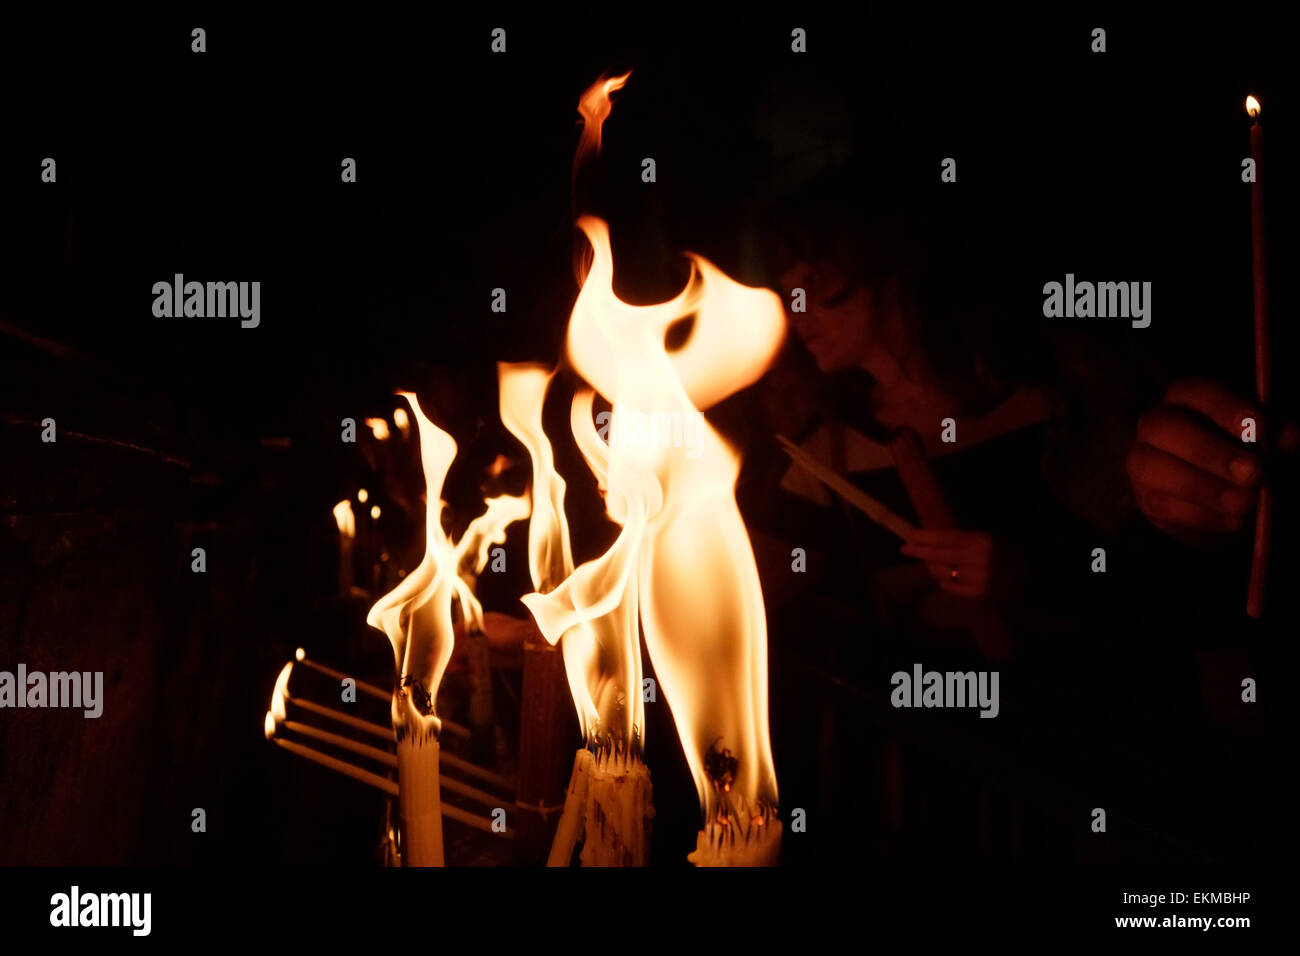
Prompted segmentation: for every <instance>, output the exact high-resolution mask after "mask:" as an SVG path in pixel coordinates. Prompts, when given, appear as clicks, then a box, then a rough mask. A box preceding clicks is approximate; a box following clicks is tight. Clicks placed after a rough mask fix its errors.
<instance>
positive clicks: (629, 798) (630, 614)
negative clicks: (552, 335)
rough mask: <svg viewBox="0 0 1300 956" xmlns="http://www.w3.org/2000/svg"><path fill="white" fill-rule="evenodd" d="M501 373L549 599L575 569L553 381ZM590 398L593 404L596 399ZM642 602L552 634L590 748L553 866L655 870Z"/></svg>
mask: <svg viewBox="0 0 1300 956" xmlns="http://www.w3.org/2000/svg"><path fill="white" fill-rule="evenodd" d="M497 370H498V375H499V380H500V394H501V420H502V421H503V422H504V423H505V426H506V428H507V429H509V430H510V433H511V434H513V435H514V436H515V437H516V438H518V439H519V441H520V442H521V443H522V444H523V445H524V447H525V448H527V449H528V454H529V456H530V458H531V460H532V464H533V497H534V505H533V512H532V516H531V518H530V520H529V525H528V568H529V573H530V574H531V576H532V582H533V587H534V588H535V589H536V591H537V593H539V594H546V593H549V592H550V591H551V590H552V589H553V588H554V587H555V586H556V585H558V584H559V583H560V582H562V581H564V580H565V579H566V578H568V577H569V576H570V575H572V574H573V571H574V566H573V553H572V550H571V548H570V544H569V526H568V520H567V519H566V517H565V513H564V490H565V484H564V479H563V478H561V477H560V475H559V474H558V473H557V472H556V470H555V459H554V454H553V452H552V449H551V443H550V441H549V440H548V439H547V437H546V434H545V432H544V430H543V428H542V408H543V406H544V404H545V401H546V392H547V390H548V388H549V386H550V382H551V377H552V373H550V372H548V370H547V369H546V368H544V367H542V366H537V365H510V364H507V363H504V362H503V363H500V364H499V365H498V366H497ZM585 398H586V399H589V398H590V392H586V393H585ZM584 407H585V408H586V409H587V411H588V412H589V411H590V405H589V402H588V403H587V404H585V405H584V401H583V396H579V398H578V399H576V400H575V403H574V409H575V414H578V415H580V414H581V413H582V409H583V408H584ZM584 435H585V433H584ZM580 447H582V450H583V452H584V454H587V455H588V456H589V458H588V460H589V461H592V460H594V461H595V462H596V464H594V465H593V468H594V469H597V470H598V473H599V469H600V468H601V464H600V461H601V459H602V457H603V456H602V452H601V451H600V449H599V448H597V447H596V446H594V445H584V446H580ZM593 456H594V457H593ZM635 600H636V593H635V590H634V589H630V588H629V589H626V590H625V591H624V593H623V594H622V596H621V597H620V599H619V600H618V602H617V604H616V605H615V606H614V607H613V608H612V609H610V610H608V611H606V612H604V613H602V614H599V615H597V616H596V617H594V618H593V619H591V620H582V621H579V622H577V623H576V624H575V625H574V626H573V627H570V628H569V629H568V630H566V631H564V632H563V633H562V634H560V635H556V634H555V633H554V632H551V633H546V637H547V640H549V641H550V642H551V643H552V644H554V643H555V642H556V640H557V639H558V640H559V641H560V643H561V650H562V652H563V654H564V668H565V673H566V675H567V677H568V682H569V691H570V693H571V694H572V696H573V702H574V706H575V707H576V709H577V712H578V721H579V724H580V725H581V728H582V733H583V738H584V740H585V742H586V747H587V748H589V749H580V750H579V751H578V752H577V754H576V755H575V757H574V763H573V774H572V776H571V779H570V781H569V786H568V788H567V790H566V793H565V803H564V812H563V815H562V816H561V819H560V825H559V827H558V829H557V831H556V835H555V839H554V841H553V843H552V846H551V853H550V856H549V858H548V862H549V865H551V866H567V865H568V864H569V861H570V859H571V858H572V855H573V849H574V846H575V845H576V844H577V843H582V845H583V851H582V857H581V859H582V863H583V865H584V866H591V865H604V866H609V865H613V866H644V865H645V863H646V846H647V842H648V836H649V833H648V828H649V821H650V819H651V818H652V817H653V816H654V805H653V802H652V790H651V786H650V771H649V769H648V768H647V767H646V766H645V764H644V763H643V762H642V760H641V747H642V743H643V741H642V727H643V725H644V711H643V704H642V697H641V655H640V643H639V636H638V632H637V614H636V604H635ZM525 601H527V599H526V598H525ZM544 633H545V632H544ZM591 751H595V756H593V753H592V752H591Z"/></svg>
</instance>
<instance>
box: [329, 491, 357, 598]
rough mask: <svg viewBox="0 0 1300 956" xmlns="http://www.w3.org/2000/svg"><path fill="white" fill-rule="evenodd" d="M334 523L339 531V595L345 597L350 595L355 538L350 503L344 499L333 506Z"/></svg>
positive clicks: (355, 524)
mask: <svg viewBox="0 0 1300 956" xmlns="http://www.w3.org/2000/svg"><path fill="white" fill-rule="evenodd" d="M334 523H335V524H336V525H338V529H339V572H338V573H339V594H340V595H342V596H343V597H347V596H348V595H349V594H351V593H352V581H353V570H352V541H353V539H355V538H356V536H357V519H356V516H355V515H354V514H353V513H352V502H351V501H348V500H347V499H346V498H345V499H344V500H343V501H340V502H339V503H338V504H336V505H335V506H334Z"/></svg>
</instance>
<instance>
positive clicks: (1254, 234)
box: [1246, 96, 1273, 618]
mask: <svg viewBox="0 0 1300 956" xmlns="http://www.w3.org/2000/svg"><path fill="white" fill-rule="evenodd" d="M1246 112H1247V114H1249V116H1250V118H1251V119H1252V120H1253V121H1254V122H1253V123H1252V125H1251V127H1250V158H1251V159H1252V160H1253V161H1254V165H1255V181H1254V182H1253V183H1251V184H1250V246H1251V261H1252V265H1253V273H1254V280H1255V282H1254V285H1255V397H1256V398H1257V399H1258V400H1259V405H1260V408H1261V409H1264V410H1266V409H1267V408H1268V405H1269V401H1270V399H1271V398H1272V391H1273V375H1272V367H1271V362H1270V355H1269V335H1268V270H1267V256H1266V244H1265V235H1264V180H1263V152H1264V130H1263V128H1262V127H1261V126H1260V125H1259V114H1260V104H1259V100H1257V99H1256V98H1255V97H1253V96H1247V97H1246ZM1265 440H1266V441H1267V438H1266V439H1265ZM1272 519H1273V490H1272V489H1271V488H1270V487H1268V486H1267V485H1264V486H1262V487H1261V488H1260V489H1259V505H1258V507H1257V508H1256V511H1255V553H1254V556H1253V557H1252V559H1251V564H1250V589H1249V591H1248V592H1247V596H1246V613H1247V614H1249V615H1250V616H1251V617H1254V618H1258V617H1260V616H1261V615H1262V614H1263V613H1264V594H1265V591H1266V588H1267V584H1268V559H1269V550H1270V547H1269V545H1270V539H1271V537H1272V524H1273V520H1272Z"/></svg>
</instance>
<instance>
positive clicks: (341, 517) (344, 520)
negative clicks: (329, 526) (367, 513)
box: [334, 498, 357, 538]
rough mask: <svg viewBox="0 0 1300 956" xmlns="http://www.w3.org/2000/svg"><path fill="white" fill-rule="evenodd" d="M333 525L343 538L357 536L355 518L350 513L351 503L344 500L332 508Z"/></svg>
mask: <svg viewBox="0 0 1300 956" xmlns="http://www.w3.org/2000/svg"><path fill="white" fill-rule="evenodd" d="M334 523H335V524H336V525H338V529H339V534H341V535H343V536H344V537H345V538H355V537H356V536H357V518H356V515H354V514H353V513H352V502H351V501H349V500H348V499H346V498H344V499H343V500H342V501H340V502H339V503H338V504H336V505H335V506H334Z"/></svg>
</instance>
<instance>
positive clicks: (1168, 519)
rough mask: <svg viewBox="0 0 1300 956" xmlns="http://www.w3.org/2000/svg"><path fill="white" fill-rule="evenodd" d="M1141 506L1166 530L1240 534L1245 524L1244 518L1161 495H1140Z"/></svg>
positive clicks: (1144, 493) (1152, 493)
mask: <svg viewBox="0 0 1300 956" xmlns="http://www.w3.org/2000/svg"><path fill="white" fill-rule="evenodd" d="M1138 502H1139V504H1141V506H1142V513H1143V514H1145V515H1146V516H1147V517H1148V518H1150V519H1151V520H1152V521H1153V522H1155V523H1156V524H1157V525H1159V526H1160V527H1162V528H1166V529H1168V528H1178V529H1196V530H1200V531H1237V530H1239V529H1240V528H1242V527H1243V526H1244V525H1245V523H1246V522H1245V519H1244V518H1241V517H1236V516H1233V515H1225V514H1220V513H1219V512H1217V511H1211V510H1209V509H1208V508H1202V507H1201V506H1200V505H1197V504H1193V503H1192V502H1190V501H1185V500H1183V499H1182V498H1176V497H1174V496H1173V495H1167V494H1164V493H1162V492H1159V491H1146V492H1140V493H1139V495H1138Z"/></svg>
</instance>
